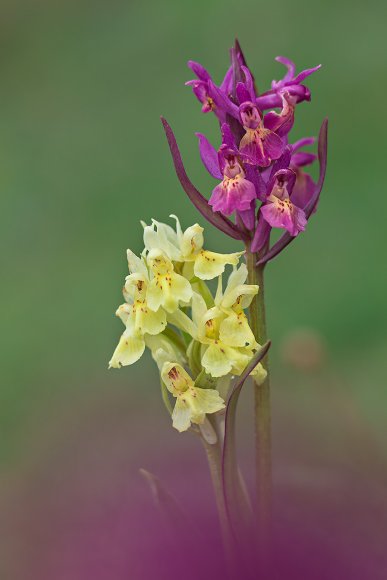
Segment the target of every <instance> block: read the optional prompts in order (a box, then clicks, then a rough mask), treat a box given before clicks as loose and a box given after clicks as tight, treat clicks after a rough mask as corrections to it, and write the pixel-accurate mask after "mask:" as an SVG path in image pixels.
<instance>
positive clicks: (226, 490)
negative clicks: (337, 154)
mask: <svg viewBox="0 0 387 580" xmlns="http://www.w3.org/2000/svg"><path fill="white" fill-rule="evenodd" d="M230 55H231V64H230V67H229V68H228V70H227V72H226V75H225V77H224V79H223V81H222V83H221V84H220V85H219V86H218V85H216V84H215V83H214V81H213V80H212V77H211V75H210V74H209V73H208V72H207V70H206V69H205V68H203V67H202V66H201V65H200V64H198V63H197V62H193V61H190V62H189V63H188V66H189V67H190V69H191V70H192V72H193V73H194V74H195V76H196V78H195V79H194V80H190V81H188V82H187V83H186V84H187V85H188V86H190V87H191V88H192V91H193V93H194V95H195V96H196V98H197V99H198V100H199V102H200V103H201V105H202V111H203V113H213V114H214V115H215V116H216V117H217V120H218V122H219V127H220V145H219V146H218V147H217V148H215V147H214V146H213V145H212V144H211V143H210V142H209V140H208V139H207V138H206V137H205V135H203V134H202V133H197V137H198V144H199V152H200V157H201V160H202V162H203V164H204V166H205V168H206V170H207V171H208V172H209V174H210V175H211V176H212V177H213V178H214V179H215V180H216V181H217V184H216V185H215V187H214V188H213V190H212V193H211V195H210V196H204V195H202V194H201V193H200V192H199V191H198V189H196V187H195V186H194V185H193V184H192V182H191V181H190V179H189V178H188V176H187V173H186V171H185V169H184V165H183V162H182V159H181V155H180V152H179V149H178V146H177V143H176V139H175V136H174V134H173V132H172V129H171V127H170V126H169V124H168V123H167V121H166V120H165V119H162V123H163V126H164V129H165V133H166V136H167V140H168V143H169V147H170V150H171V154H172V158H173V161H174V165H175V169H176V173H177V176H178V178H179V180H180V183H181V185H182V188H183V189H184V191H185V192H186V194H187V195H188V197H189V199H190V200H191V201H192V203H193V204H194V205H195V207H196V208H197V209H198V210H199V212H200V213H201V215H202V216H203V217H204V218H205V219H206V220H207V221H208V222H209V223H210V224H212V225H213V226H215V227H216V228H218V229H219V230H220V231H222V232H223V233H224V234H226V235H228V236H230V237H231V238H233V239H234V240H236V241H239V242H242V243H243V245H244V250H243V251H237V252H234V253H231V254H221V253H216V252H213V251H210V250H207V249H205V248H204V235H203V228H202V227H201V226H200V225H199V224H197V223H196V224H194V225H192V226H190V227H188V228H187V229H185V230H183V229H182V226H181V224H180V221H179V219H178V218H177V217H176V216H173V215H172V216H171V219H172V220H174V222H175V224H174V226H172V225H170V224H164V223H160V222H157V221H155V220H152V223H151V224H150V225H147V224H145V223H143V224H142V225H143V229H144V249H143V251H142V252H141V254H140V255H139V256H137V255H135V254H134V253H133V252H132V251H131V250H128V251H127V258H128V265H129V275H128V276H127V277H126V280H125V285H124V289H123V295H124V300H125V302H124V303H123V304H122V305H121V306H119V308H118V310H117V312H116V314H117V316H118V317H119V318H120V319H121V321H122V322H123V324H124V326H125V330H124V332H123V334H122V336H121V338H120V341H119V343H118V346H117V348H116V350H115V351H114V353H113V356H112V358H111V361H110V367H113V368H120V367H122V366H127V365H131V364H133V363H135V362H136V361H137V360H139V358H140V357H141V356H142V354H143V353H144V350H145V348H146V347H147V348H148V349H149V350H150V352H151V354H152V357H153V359H154V361H155V362H156V365H157V367H158V370H159V374H160V383H161V393H162V398H163V401H164V403H165V405H166V408H167V410H168V412H169V413H170V414H171V420H172V425H173V427H174V428H175V429H177V430H178V431H179V432H184V431H191V432H193V433H195V434H197V435H198V436H199V437H200V438H201V440H202V442H203V444H204V447H205V449H206V451H207V456H208V460H209V466H210V471H211V476H212V480H213V483H214V489H215V497H216V502H217V507H218V510H219V516H220V523H221V528H222V536H223V540H224V543H225V547H226V551H227V553H228V554H229V555H230V552H233V553H234V556H235V549H236V548H235V546H237V545H238V540H239V541H240V539H241V538H246V537H249V538H251V537H254V538H255V540H256V546H258V552H257V553H258V555H259V558H260V562H261V564H262V563H263V562H264V561H265V560H266V561H267V559H268V557H269V556H268V555H269V552H270V533H271V532H270V521H271V444H270V387H269V369H268V360H267V351H268V349H269V347H270V341H267V334H266V322H265V304H264V269H265V266H266V264H267V263H268V262H269V261H270V260H272V259H273V258H275V257H276V256H277V255H278V254H280V253H281V252H282V251H283V250H284V249H285V248H286V247H287V246H288V245H289V244H290V242H292V241H293V240H294V239H295V238H296V237H298V235H299V234H300V233H301V232H303V231H304V230H305V228H306V226H307V223H308V221H309V219H310V217H311V216H312V214H313V213H314V212H315V211H316V208H317V204H318V201H319V197H320V193H321V190H322V186H323V182H324V177H325V171H326V159H327V120H325V121H324V122H323V124H322V126H321V129H320V134H319V139H318V156H317V155H316V154H314V153H312V152H309V151H305V147H308V146H311V145H313V144H314V141H315V140H314V138H312V137H307V138H304V139H301V140H299V141H297V142H292V141H291V139H290V137H289V134H290V131H291V129H292V127H293V125H294V122H295V113H296V108H297V106H298V105H299V104H301V103H303V102H306V101H310V100H311V94H310V90H309V89H308V88H307V87H306V86H305V84H304V81H305V80H306V79H307V77H309V76H310V75H311V74H312V73H314V72H316V71H317V70H318V69H319V68H320V66H316V67H314V68H310V69H307V70H304V71H302V72H300V73H298V74H296V69H295V65H294V64H293V62H292V61H290V60H288V59H287V58H284V57H277V59H276V60H277V61H278V62H279V63H281V64H282V65H284V66H285V67H286V73H285V75H284V77H283V79H282V80H280V81H273V82H272V84H271V88H270V89H269V90H268V91H266V92H264V93H258V91H257V89H256V85H255V80H254V77H253V75H252V73H251V71H250V69H249V68H248V66H247V64H246V60H245V57H244V55H243V52H242V50H241V48H240V45H239V43H238V42H237V41H236V42H235V45H234V47H233V48H232V49H231V51H230ZM317 158H318V160H319V164H320V173H319V178H318V181H317V182H315V181H314V180H313V178H312V177H311V175H310V174H309V173H307V172H306V171H305V168H306V167H307V166H308V165H311V164H312V163H313V162H314V161H315V160H316V159H317ZM171 223H172V222H171ZM273 228H277V229H279V230H282V232H283V233H282V235H281V236H280V237H279V239H278V241H276V242H275V243H273V244H271V233H272V230H273ZM211 280H214V281H215V284H213V283H209V282H210V281H211ZM212 289H215V290H212ZM249 376H251V378H252V380H253V384H254V393H255V405H254V411H255V448H256V453H255V457H256V481H257V484H256V502H255V503H256V509H255V516H254V513H253V510H252V508H251V502H250V499H249V498H248V497H247V492H246V486H245V485H244V482H243V479H242V476H241V474H240V470H239V467H238V463H237V457H236V446H235V435H236V434H235V417H236V410H237V403H238V397H239V394H240V391H241V389H242V386H243V384H244V382H245V381H246V379H247V378H248V377H249ZM243 533H244V534H245V535H243ZM262 566H263V564H262Z"/></svg>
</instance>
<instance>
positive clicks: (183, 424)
mask: <svg viewBox="0 0 387 580" xmlns="http://www.w3.org/2000/svg"><path fill="white" fill-rule="evenodd" d="M191 416H192V412H191V408H190V407H189V405H188V404H187V402H186V400H185V399H180V398H179V399H177V401H176V404H175V408H174V409H173V412H172V425H173V426H174V428H175V429H177V430H178V431H179V432H180V433H182V432H183V431H187V429H189V427H190V426H191Z"/></svg>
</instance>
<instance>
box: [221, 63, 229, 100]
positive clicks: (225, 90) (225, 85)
mask: <svg viewBox="0 0 387 580" xmlns="http://www.w3.org/2000/svg"><path fill="white" fill-rule="evenodd" d="M219 88H220V90H221V91H222V92H223V93H225V94H226V95H228V94H229V93H231V91H232V66H230V67H229V68H228V70H227V72H226V74H225V77H224V79H223V81H222V84H221V85H220V87H219Z"/></svg>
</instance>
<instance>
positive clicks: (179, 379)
mask: <svg viewBox="0 0 387 580" xmlns="http://www.w3.org/2000/svg"><path fill="white" fill-rule="evenodd" d="M161 378H162V380H163V382H164V383H165V385H166V387H167V389H168V390H169V392H170V393H172V395H173V396H174V397H175V398H176V403H175V407H174V410H173V412H172V424H173V427H174V428H175V429H177V430H178V431H180V432H183V431H187V429H189V427H190V425H191V423H196V424H199V425H200V424H201V423H203V422H204V419H205V416H206V414H209V413H216V412H217V411H220V410H221V409H224V407H225V404H224V401H223V399H222V398H221V397H220V395H219V393H218V391H216V390H213V389H201V388H199V387H197V386H196V385H195V383H194V381H193V380H192V378H191V377H190V375H189V374H188V373H187V371H186V370H185V369H184V368H183V367H182V366H181V365H180V364H178V363H175V362H165V363H164V365H163V367H162V369H161Z"/></svg>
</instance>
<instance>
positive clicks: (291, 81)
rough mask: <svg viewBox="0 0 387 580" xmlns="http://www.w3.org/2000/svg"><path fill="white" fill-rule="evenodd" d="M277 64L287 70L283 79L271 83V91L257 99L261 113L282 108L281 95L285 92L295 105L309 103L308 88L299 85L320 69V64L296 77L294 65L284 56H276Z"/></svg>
mask: <svg viewBox="0 0 387 580" xmlns="http://www.w3.org/2000/svg"><path fill="white" fill-rule="evenodd" d="M275 60H276V61H277V62H280V63H281V64H284V65H285V66H286V68H287V69H288V70H287V72H286V74H285V76H284V78H283V79H281V80H280V81H273V82H272V83H271V90H269V91H267V92H265V93H263V94H262V95H259V96H258V97H257V106H258V107H259V108H260V109H261V110H262V111H263V110H266V109H271V108H273V107H281V106H282V94H283V93H284V92H285V91H286V92H287V93H288V94H289V96H290V97H292V98H293V99H294V101H295V103H301V102H302V101H310V99H311V94H310V90H309V89H308V87H306V86H305V85H303V84H301V83H302V82H303V81H304V80H305V79H306V78H307V77H308V76H309V75H311V74H313V73H314V72H316V71H317V70H319V69H320V68H321V64H319V65H318V66H315V67H313V68H309V69H306V70H304V71H302V72H300V73H299V74H298V75H296V65H295V64H294V62H292V61H291V60H289V59H288V58H285V57H284V56H277V58H276V59H275Z"/></svg>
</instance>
